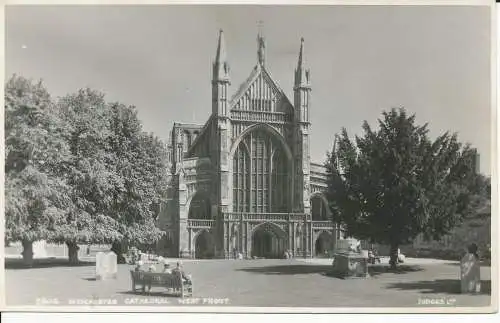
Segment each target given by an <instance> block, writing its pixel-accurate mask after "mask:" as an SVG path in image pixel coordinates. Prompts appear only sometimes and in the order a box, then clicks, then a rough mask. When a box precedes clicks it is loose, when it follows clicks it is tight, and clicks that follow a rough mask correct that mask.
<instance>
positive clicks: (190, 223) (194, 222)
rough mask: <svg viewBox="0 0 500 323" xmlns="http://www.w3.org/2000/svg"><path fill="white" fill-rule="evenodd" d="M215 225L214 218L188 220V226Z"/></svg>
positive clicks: (209, 226)
mask: <svg viewBox="0 0 500 323" xmlns="http://www.w3.org/2000/svg"><path fill="white" fill-rule="evenodd" d="M213 226H215V220H188V227H190V228H211V227H213Z"/></svg>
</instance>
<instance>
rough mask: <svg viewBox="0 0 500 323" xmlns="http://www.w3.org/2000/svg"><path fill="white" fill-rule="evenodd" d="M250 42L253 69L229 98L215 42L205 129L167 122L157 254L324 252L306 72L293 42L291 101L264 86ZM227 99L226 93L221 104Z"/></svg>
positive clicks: (261, 48) (331, 233)
mask: <svg viewBox="0 0 500 323" xmlns="http://www.w3.org/2000/svg"><path fill="white" fill-rule="evenodd" d="M265 63H266V60H265V43H264V38H263V37H262V36H261V35H259V36H258V46H257V64H256V65H255V67H254V68H253V70H252V71H251V73H250V75H249V77H248V78H247V80H246V81H245V82H244V83H243V84H242V85H241V86H240V87H239V88H237V90H236V91H231V78H230V70H229V64H228V60H227V55H226V45H225V41H224V33H223V32H222V30H221V31H220V33H219V39H218V44H217V51H216V56H215V61H214V63H213V76H212V114H211V116H210V117H209V119H208V120H207V122H206V123H205V124H204V125H196V124H184V123H174V126H173V129H172V131H171V138H170V140H169V141H168V153H169V156H168V158H169V167H170V169H169V174H170V178H169V187H168V196H167V202H166V207H165V208H164V209H163V211H162V213H161V215H160V217H159V226H160V228H161V229H162V230H164V231H166V232H167V235H166V236H165V238H164V239H163V240H162V241H161V242H160V245H159V249H160V252H162V253H164V254H165V255H168V256H172V257H190V258H233V257H234V256H235V255H236V254H238V253H241V254H242V255H243V256H244V257H254V256H255V257H266V258H282V257H283V255H284V253H285V252H286V251H288V252H290V253H291V254H292V255H293V256H295V257H303V256H306V257H309V256H314V255H318V254H324V253H325V252H326V251H327V250H331V248H332V247H333V244H334V243H335V241H336V240H337V239H338V238H339V236H340V232H339V231H338V230H337V227H336V225H335V224H334V223H332V222H331V219H330V215H329V211H328V208H327V205H326V199H325V197H324V195H323V193H322V192H324V191H325V190H326V188H327V185H326V175H325V172H326V171H325V168H324V167H323V166H322V165H320V164H314V163H311V161H310V157H309V141H310V138H309V130H310V127H311V124H310V122H309V120H310V119H309V115H310V113H311V105H310V102H311V83H310V73H309V70H308V69H307V68H306V66H305V60H304V40H303V39H302V40H301V43H300V49H299V52H298V63H297V67H296V69H295V77H294V87H293V92H294V98H293V101H291V100H290V99H289V98H287V97H286V95H285V94H284V92H283V91H282V90H281V89H280V87H279V86H278V85H277V83H276V81H275V80H273V79H272V77H271V75H270V73H269V71H268V67H267V66H266V64H265ZM230 93H234V94H233V95H232V96H229V95H230Z"/></svg>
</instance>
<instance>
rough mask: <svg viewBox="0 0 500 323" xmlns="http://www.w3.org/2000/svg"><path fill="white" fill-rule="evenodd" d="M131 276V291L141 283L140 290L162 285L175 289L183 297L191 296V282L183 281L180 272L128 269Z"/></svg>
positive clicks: (149, 289) (134, 290)
mask: <svg viewBox="0 0 500 323" xmlns="http://www.w3.org/2000/svg"><path fill="white" fill-rule="evenodd" d="M130 275H131V277H132V291H133V292H136V291H137V288H136V286H137V285H142V292H143V293H145V292H146V287H147V288H148V292H149V291H151V287H153V286H156V287H164V288H166V289H170V290H172V291H174V292H175V291H176V292H177V293H179V295H180V296H181V297H182V298H184V297H185V296H193V282H192V281H191V282H189V283H187V282H185V281H184V280H183V279H182V274H181V273H180V272H174V273H155V272H147V271H134V270H131V271H130Z"/></svg>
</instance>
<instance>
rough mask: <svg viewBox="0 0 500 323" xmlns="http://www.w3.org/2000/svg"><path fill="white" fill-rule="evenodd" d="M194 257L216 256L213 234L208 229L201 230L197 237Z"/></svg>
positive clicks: (206, 257)
mask: <svg viewBox="0 0 500 323" xmlns="http://www.w3.org/2000/svg"><path fill="white" fill-rule="evenodd" d="M194 246H195V247H194V249H195V250H194V257H195V258H196V259H210V258H213V257H214V243H213V239H212V235H211V234H210V233H209V232H208V231H206V230H203V231H201V232H200V233H199V234H198V235H197V236H196V238H195V243H194Z"/></svg>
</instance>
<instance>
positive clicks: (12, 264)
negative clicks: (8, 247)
mask: <svg viewBox="0 0 500 323" xmlns="http://www.w3.org/2000/svg"><path fill="white" fill-rule="evenodd" d="M85 266H95V262H94V261H80V262H79V263H78V264H75V265H71V264H70V263H69V260H68V259H61V258H46V259H35V260H34V262H33V265H32V266H26V265H25V264H24V263H23V260H22V259H5V269H36V268H51V267H85Z"/></svg>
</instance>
